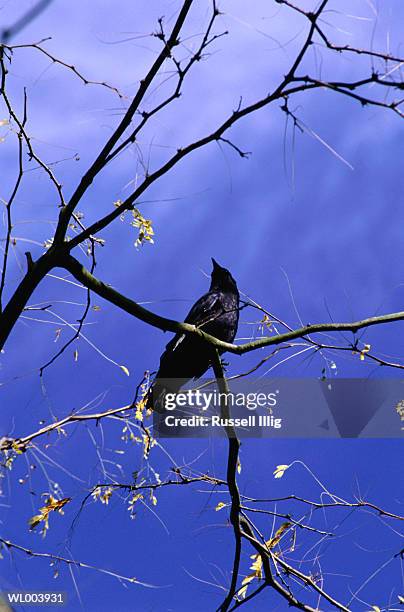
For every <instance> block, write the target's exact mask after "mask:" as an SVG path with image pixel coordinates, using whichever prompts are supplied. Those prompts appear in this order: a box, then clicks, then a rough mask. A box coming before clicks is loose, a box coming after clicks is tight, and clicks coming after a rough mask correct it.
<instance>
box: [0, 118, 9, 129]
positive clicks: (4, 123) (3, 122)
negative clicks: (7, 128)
mask: <svg viewBox="0 0 404 612" xmlns="http://www.w3.org/2000/svg"><path fill="white" fill-rule="evenodd" d="M4 125H8V119H0V127H3V126H4Z"/></svg>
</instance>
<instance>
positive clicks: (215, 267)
mask: <svg viewBox="0 0 404 612" xmlns="http://www.w3.org/2000/svg"><path fill="white" fill-rule="evenodd" d="M211 259H212V264H213V269H214V270H215V269H217V268H220V266H219V264H218V263H217V261H215V260H214V259H213V257H212V258H211Z"/></svg>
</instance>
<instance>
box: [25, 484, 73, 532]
mask: <svg viewBox="0 0 404 612" xmlns="http://www.w3.org/2000/svg"><path fill="white" fill-rule="evenodd" d="M43 496H44V497H45V496H47V497H46V500H45V505H44V506H42V508H40V509H39V514H36V515H35V516H33V517H32V518H30V519H29V521H28V523H29V526H30V529H31V530H32V529H35V527H37V526H38V525H40V524H41V523H43V526H42V529H41V534H42V536H43V537H45V536H46V532H47V531H48V529H49V515H50V513H51V512H58V513H59V514H64V512H63V507H64V506H65V505H66V504H68V503H69V502H70V501H71V497H64V498H63V499H56V497H54V496H53V495H51V494H49V493H43Z"/></svg>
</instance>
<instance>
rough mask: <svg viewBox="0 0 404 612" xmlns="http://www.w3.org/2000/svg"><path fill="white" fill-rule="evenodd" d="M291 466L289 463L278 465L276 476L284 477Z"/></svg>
mask: <svg viewBox="0 0 404 612" xmlns="http://www.w3.org/2000/svg"><path fill="white" fill-rule="evenodd" d="M289 467H290V466H289V465H277V466H276V470H275V471H274V476H275V478H282V476H283V475H284V473H285V472H286V470H287V469H288V468H289Z"/></svg>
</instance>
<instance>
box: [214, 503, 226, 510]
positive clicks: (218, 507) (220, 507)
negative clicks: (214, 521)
mask: <svg viewBox="0 0 404 612" xmlns="http://www.w3.org/2000/svg"><path fill="white" fill-rule="evenodd" d="M225 506H226V504H224V503H223V502H219V503H218V504H217V506H216V508H215V510H216V512H218V511H219V510H221V509H222V508H224V507H225Z"/></svg>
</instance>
